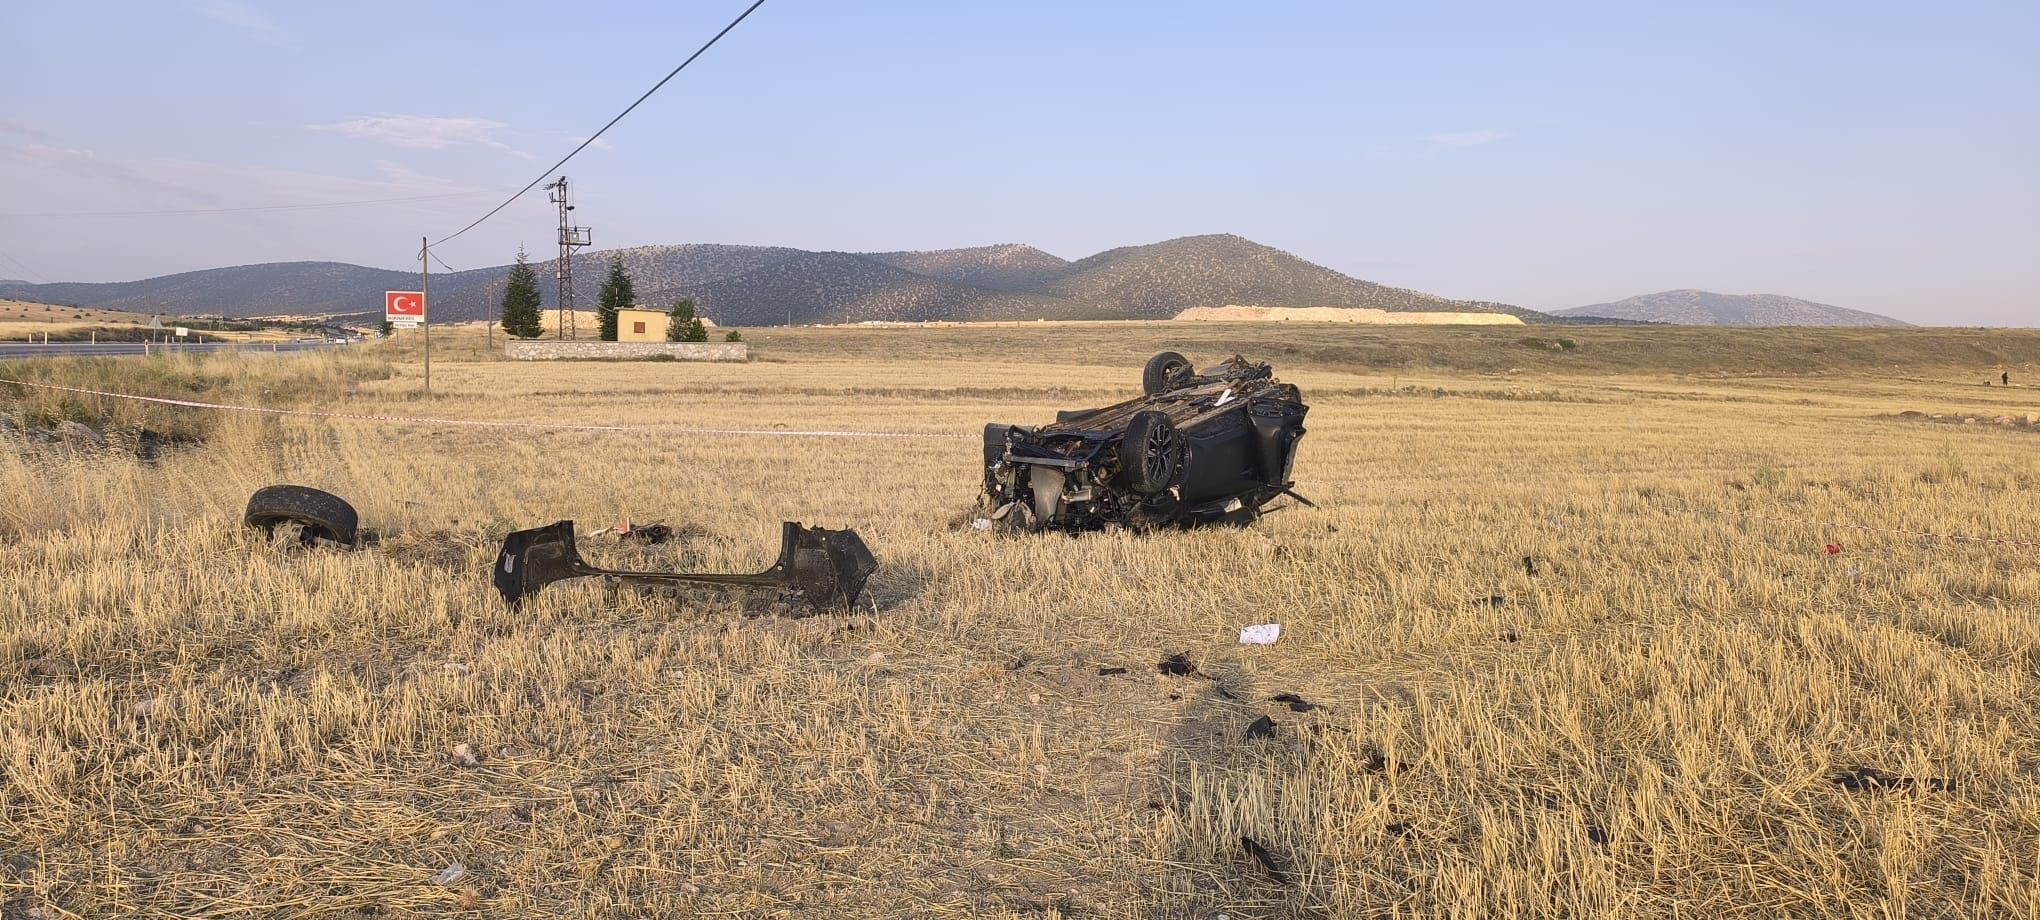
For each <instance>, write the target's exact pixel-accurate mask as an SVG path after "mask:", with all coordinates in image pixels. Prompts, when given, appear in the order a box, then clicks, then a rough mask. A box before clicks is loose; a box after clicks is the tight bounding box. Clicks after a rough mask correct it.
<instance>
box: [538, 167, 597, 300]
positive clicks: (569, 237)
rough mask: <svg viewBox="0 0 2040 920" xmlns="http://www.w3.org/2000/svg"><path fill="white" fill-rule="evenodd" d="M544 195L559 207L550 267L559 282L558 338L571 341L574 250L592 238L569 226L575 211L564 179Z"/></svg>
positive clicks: (581, 230)
mask: <svg viewBox="0 0 2040 920" xmlns="http://www.w3.org/2000/svg"><path fill="white" fill-rule="evenodd" d="M545 193H546V200H547V201H550V202H552V203H553V204H555V205H558V206H559V209H560V257H559V260H558V261H557V262H554V263H553V275H554V277H555V278H557V279H558V280H559V296H558V306H559V310H560V322H559V327H558V334H559V337H560V338H563V339H571V338H574V337H575V335H576V334H577V332H578V330H576V329H575V328H574V325H575V324H574V250H576V249H579V248H581V247H583V246H586V245H588V244H589V243H590V242H592V241H593V240H592V238H593V234H591V233H590V232H589V228H587V227H576V226H574V225H573V224H572V223H571V220H572V218H571V217H570V216H569V215H568V214H567V212H568V211H572V210H573V209H574V204H573V202H571V201H569V200H568V199H567V177H566V176H561V177H559V178H558V179H555V180H553V182H552V184H551V185H548V186H546V187H545Z"/></svg>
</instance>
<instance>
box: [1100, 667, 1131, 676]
mask: <svg viewBox="0 0 2040 920" xmlns="http://www.w3.org/2000/svg"><path fill="white" fill-rule="evenodd" d="M1124 673H1126V669H1125V668H1099V669H1098V676H1099V677H1117V676H1119V675H1121V674H1124Z"/></svg>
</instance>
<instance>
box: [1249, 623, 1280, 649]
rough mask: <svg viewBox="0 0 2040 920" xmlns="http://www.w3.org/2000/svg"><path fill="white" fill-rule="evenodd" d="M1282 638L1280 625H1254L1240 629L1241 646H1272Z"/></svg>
mask: <svg viewBox="0 0 2040 920" xmlns="http://www.w3.org/2000/svg"><path fill="white" fill-rule="evenodd" d="M1281 637H1282V624H1280V623H1256V624H1254V625H1252V626H1242V627H1240V644H1241V645H1274V644H1275V640H1276V639H1279V638H1281Z"/></svg>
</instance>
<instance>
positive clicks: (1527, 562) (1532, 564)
mask: <svg viewBox="0 0 2040 920" xmlns="http://www.w3.org/2000/svg"><path fill="white" fill-rule="evenodd" d="M1523 574H1525V575H1528V576H1530V577H1531V578H1536V577H1537V560H1535V559H1532V558H1530V557H1529V556H1524V557H1523Z"/></svg>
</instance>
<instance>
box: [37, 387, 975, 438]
mask: <svg viewBox="0 0 2040 920" xmlns="http://www.w3.org/2000/svg"><path fill="white" fill-rule="evenodd" d="M0 384H13V385H15V386H23V387H35V388H37V389H42V390H57V391H60V392H64V393H78V394H81V395H85V396H103V397H105V398H108V399H125V400H128V401H131V402H140V403H150V404H153V405H159V406H178V407H181V408H186V409H215V410H219V411H225V412H255V413H260V414H264V415H292V416H301V417H304V418H324V419H340V420H344V421H356V422H399V423H405V424H412V425H451V426H457V427H465V428H506V429H512V430H523V431H607V432H619V431H620V432H646V433H658V434H705V435H742V436H756V437H777V438H892V439H906V438H928V439H944V440H949V439H968V438H969V437H970V436H969V435H961V434H946V433H939V432H931V433H920V432H910V431H828V430H810V431H795V430H791V429H784V428H695V427H689V426H684V425H571V424H564V423H558V422H505V421H490V420H486V419H463V418H433V417H430V416H418V415H373V414H369V413H362V412H329V411H325V410H322V409H278V408H274V407H271V406H236V405H232V404H228V403H210V402H199V401H197V400H192V399H166V398H163V397H160V396H136V395H134V394H132V393H113V392H108V391H106V390H90V389H86V388H84V387H67V386H60V385H58V384H54V383H35V382H32V381H27V380H10V379H7V378H0Z"/></svg>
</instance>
